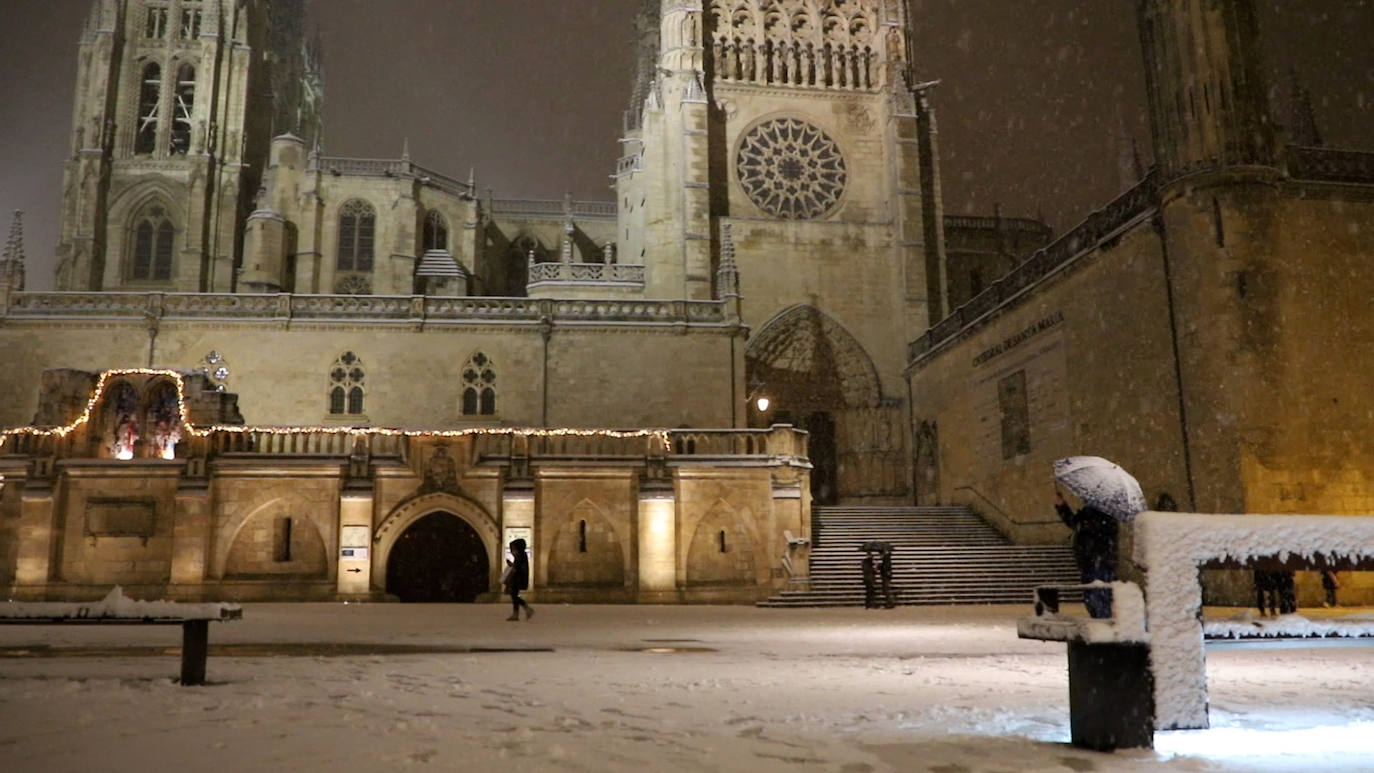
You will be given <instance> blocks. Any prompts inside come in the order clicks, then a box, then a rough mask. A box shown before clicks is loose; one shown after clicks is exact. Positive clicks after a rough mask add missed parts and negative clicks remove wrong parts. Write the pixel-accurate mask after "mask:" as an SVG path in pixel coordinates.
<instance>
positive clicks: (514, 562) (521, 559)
mask: <svg viewBox="0 0 1374 773" xmlns="http://www.w3.org/2000/svg"><path fill="white" fill-rule="evenodd" d="M510 552H511V565H510V575H509V576H507V577H506V593H508V594H510V606H511V609H510V617H508V618H506V621H507V622H510V621H514V620H519V619H520V609H521V608H522V607H523V608H524V610H525V619H526V620H529V619H530V618H531V617H534V608H533V607H531V606H530V605H529V602H527V601H525V600H524V599H522V598H520V591H522V590H525V589H527V588H529V587H530V558H529V556H528V555H526V554H525V541H524V540H523V539H517V540H511V543H510Z"/></svg>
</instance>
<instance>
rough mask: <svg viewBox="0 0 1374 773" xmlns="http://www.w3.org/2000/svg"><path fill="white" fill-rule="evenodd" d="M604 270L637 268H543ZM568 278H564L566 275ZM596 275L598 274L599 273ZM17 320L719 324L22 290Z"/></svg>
mask: <svg viewBox="0 0 1374 773" xmlns="http://www.w3.org/2000/svg"><path fill="white" fill-rule="evenodd" d="M551 265H559V266H564V267H567V266H577V267H579V268H586V269H591V268H596V269H601V270H602V271H603V272H604V271H606V270H610V276H612V277H620V279H617V280H613V281H617V282H623V283H630V282H631V281H632V280H630V279H626V278H625V277H633V276H635V274H636V271H637V272H638V275H639V277H640V278H639V282H640V283H641V284H642V282H643V270H644V267H643V266H631V265H610V266H605V265H601V264H594V263H586V264H551ZM569 275H572V274H571V273H570V274H569ZM603 275H604V273H603ZM25 319H44V320H54V319H67V320H71V319H90V320H127V321H142V320H147V319H160V320H163V321H195V320H235V321H253V320H260V321H276V322H281V321H286V322H291V321H310V322H376V321H395V322H409V323H421V324H428V323H451V324H462V323H464V322H483V323H485V322H492V321H500V322H505V323H508V324H513V323H528V324H535V323H539V322H540V321H543V320H547V321H549V322H553V323H555V324H556V323H559V322H565V323H596V322H614V323H623V324H722V323H724V322H725V311H724V307H723V305H722V304H721V303H720V302H719V301H659V300H600V299H590V300H554V299H538V298H427V297H423V296H381V295H290V294H279V295H251V294H246V293H156V292H154V293H131V292H122V293H114V292H26V293H14V294H11V295H10V296H8V304H7V305H3V306H0V324H4V323H5V322H6V321H14V320H25Z"/></svg>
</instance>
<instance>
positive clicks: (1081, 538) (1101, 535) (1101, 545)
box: [1054, 490, 1120, 618]
mask: <svg viewBox="0 0 1374 773" xmlns="http://www.w3.org/2000/svg"><path fill="white" fill-rule="evenodd" d="M1054 510H1055V512H1056V513H1058V514H1059V519H1060V520H1062V521H1063V522H1064V525H1065V526H1068V527H1069V528H1070V529H1073V559H1074V563H1076V564H1078V574H1079V578H1080V579H1081V580H1082V581H1083V583H1084V584H1087V583H1091V582H1099V581H1100V582H1112V581H1114V580H1115V579H1116V550H1117V534H1118V532H1119V531H1120V526H1119V524H1118V523H1117V520H1116V519H1115V518H1113V517H1111V516H1110V515H1107V514H1106V513H1104V512H1102V511H1101V510H1099V509H1097V508H1096V507H1093V506H1092V505H1084V506H1083V507H1082V508H1080V509H1079V510H1078V512H1074V511H1073V509H1072V508H1070V507H1069V506H1068V504H1067V503H1065V502H1064V495H1063V494H1061V493H1059V491H1058V490H1056V491H1055V492H1054ZM1083 605H1084V606H1085V607H1087V608H1088V615H1089V616H1090V617H1099V618H1103V617H1111V616H1112V603H1111V594H1110V591H1108V590H1107V589H1105V588H1101V589H1099V588H1091V589H1088V590H1085V591H1083Z"/></svg>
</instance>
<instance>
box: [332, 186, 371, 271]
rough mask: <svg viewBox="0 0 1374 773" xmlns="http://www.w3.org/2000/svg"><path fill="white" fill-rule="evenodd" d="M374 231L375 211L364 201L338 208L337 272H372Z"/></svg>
mask: <svg viewBox="0 0 1374 773" xmlns="http://www.w3.org/2000/svg"><path fill="white" fill-rule="evenodd" d="M376 229H377V211H376V210H374V209H373V208H372V205H371V204H368V203H367V202H366V201H363V200H362V199H352V200H351V201H348V202H346V203H345V204H344V205H343V206H342V207H340V208H339V262H338V270H340V271H362V272H370V271H371V270H372V255H373V253H372V245H373V241H374V239H375V237H376Z"/></svg>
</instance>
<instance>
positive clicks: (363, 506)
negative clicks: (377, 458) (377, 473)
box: [336, 488, 375, 598]
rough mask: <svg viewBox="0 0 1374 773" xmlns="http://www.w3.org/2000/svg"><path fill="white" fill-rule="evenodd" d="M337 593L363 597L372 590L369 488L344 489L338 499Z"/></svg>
mask: <svg viewBox="0 0 1374 773" xmlns="http://www.w3.org/2000/svg"><path fill="white" fill-rule="evenodd" d="M338 544H339V555H338V558H337V559H336V565H337V567H338V575H339V576H338V593H339V596H340V597H341V598H348V597H350V596H352V597H366V596H368V595H369V593H370V591H371V590H372V564H373V560H375V557H373V556H370V555H368V554H369V553H370V552H371V550H372V548H373V547H375V546H374V545H373V542H372V489H371V488H367V489H362V488H358V489H345V490H344V492H343V494H342V496H340V497H339V541H338Z"/></svg>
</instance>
